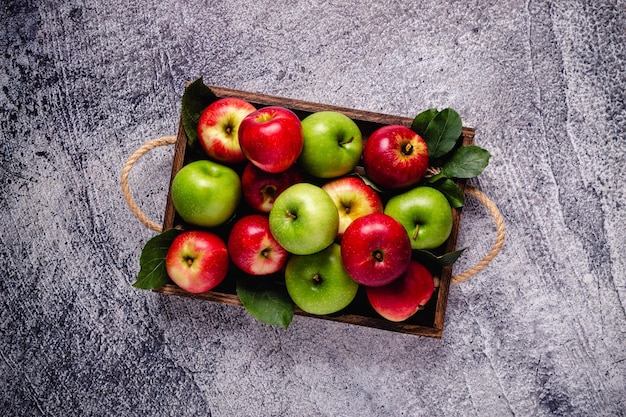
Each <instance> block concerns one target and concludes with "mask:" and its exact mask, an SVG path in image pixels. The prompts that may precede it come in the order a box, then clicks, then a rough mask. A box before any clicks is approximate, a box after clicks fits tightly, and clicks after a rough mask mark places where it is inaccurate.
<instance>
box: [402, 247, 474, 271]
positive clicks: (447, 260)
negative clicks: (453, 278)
mask: <svg viewBox="0 0 626 417" xmlns="http://www.w3.org/2000/svg"><path fill="white" fill-rule="evenodd" d="M465 249H467V248H463V249H460V250H457V251H454V252H448V253H444V254H443V255H439V256H438V255H435V254H434V253H432V252H429V251H427V250H423V249H416V250H414V253H415V255H416V256H417V257H419V258H420V259H421V260H423V261H425V262H428V263H432V264H435V265H437V266H441V267H444V266H450V265H453V264H454V263H455V262H456V260H457V259H459V257H460V256H461V254H462V253H463V252H464V251H465Z"/></svg>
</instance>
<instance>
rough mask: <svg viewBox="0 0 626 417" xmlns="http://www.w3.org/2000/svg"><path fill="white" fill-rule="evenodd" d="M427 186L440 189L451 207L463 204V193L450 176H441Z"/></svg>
mask: <svg viewBox="0 0 626 417" xmlns="http://www.w3.org/2000/svg"><path fill="white" fill-rule="evenodd" d="M429 186H430V187H433V188H435V189H436V190H439V191H441V192H442V193H443V195H445V196H446V198H447V199H448V202H449V203H450V205H451V206H452V207H454V208H459V207H463V206H464V205H465V194H463V191H462V190H461V189H460V188H459V186H458V185H456V183H455V182H454V181H453V180H451V179H450V178H442V179H440V180H439V181H437V182H435V183H433V184H429Z"/></svg>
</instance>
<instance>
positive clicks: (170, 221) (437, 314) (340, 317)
mask: <svg viewBox="0 0 626 417" xmlns="http://www.w3.org/2000/svg"><path fill="white" fill-rule="evenodd" d="M210 88H211V90H212V91H213V92H214V93H215V95H216V96H217V97H238V98H241V99H244V100H246V101H248V102H250V103H252V104H253V105H254V106H255V107H257V108H259V107H263V106H269V105H272V106H282V107H286V108H289V109H291V110H292V111H294V112H295V113H296V114H297V115H298V116H299V117H300V118H301V119H302V118H304V117H306V116H307V115H308V114H311V113H313V112H317V111H322V110H331V111H338V112H341V113H343V114H345V115H346V116H348V117H350V118H351V119H353V120H354V121H355V122H356V123H357V125H358V126H359V128H360V129H361V132H362V133H363V138H364V140H367V137H369V135H370V134H371V133H372V132H373V131H374V130H376V129H377V128H379V127H381V126H383V125H389V124H400V125H405V126H410V125H411V122H412V121H413V120H412V119H410V118H406V117H400V116H392V115H387V114H380V113H374V112H367V111H360V110H354V109H350V108H343V107H337V106H329V105H324V104H318V103H312V102H307V101H301V100H293V99H289V98H283V97H276V96H268V95H263V94H256V93H250V92H245V91H238V90H231V89H226V88H220V87H213V86H210ZM462 135H463V144H464V145H469V144H472V143H473V141H474V129H473V128H468V127H464V128H463V130H462ZM190 158H193V157H192V156H190V155H189V154H188V152H187V135H186V134H185V130H184V129H183V127H182V123H181V124H180V125H179V128H178V135H177V141H176V145H175V149H174V159H173V164H172V173H171V180H172V179H173V178H174V176H175V175H176V173H177V172H178V171H179V170H180V169H181V168H182V166H183V165H184V164H186V163H188V162H190ZM171 180H170V188H169V189H170V193H169V194H168V198H167V204H166V208H165V215H164V220H163V230H167V229H171V228H173V227H182V228H187V225H185V224H184V222H183V221H182V219H180V217H179V216H178V215H177V213H176V210H175V209H174V206H173V204H172V199H171ZM459 186H460V187H461V188H463V187H464V184H463V183H459ZM460 221H461V210H460V209H453V228H452V233H451V234H450V237H449V238H448V240H447V242H446V243H445V244H444V246H443V248H445V252H451V251H454V250H456V242H457V236H458V231H459V226H460ZM230 271H231V272H229V274H230V275H229V276H227V277H226V279H225V280H224V282H223V283H222V284H220V285H219V286H218V287H216V288H214V289H213V290H212V291H209V292H206V293H202V294H192V293H189V292H186V291H184V290H182V289H180V288H179V287H177V286H176V285H173V284H167V285H165V286H164V287H162V288H159V289H156V290H155V291H157V292H159V293H163V294H167V295H178V296H183V297H191V298H196V299H202V300H207V301H212V302H217V303H222V304H230V305H235V306H242V304H241V301H240V300H239V298H238V297H237V294H236V290H235V288H236V287H235V276H233V274H234V273H236V270H235V269H234V268H231V270H230ZM432 272H433V276H435V277H436V278H438V287H437V288H436V289H435V293H434V294H433V296H432V298H431V300H430V301H429V302H428V304H427V305H426V306H425V308H424V309H423V310H420V311H419V312H418V313H417V314H415V315H414V316H413V317H411V318H410V319H408V320H406V321H404V322H401V323H394V322H390V321H388V320H386V319H383V318H382V317H380V316H379V315H378V314H377V313H376V312H375V311H374V310H373V309H372V308H371V307H370V306H369V304H368V302H367V299H366V298H365V295H364V292H363V289H362V288H361V289H360V290H359V294H358V295H357V297H356V299H355V300H354V302H353V303H352V304H351V305H350V306H348V307H347V308H346V309H344V310H343V311H341V312H340V313H337V314H333V315H325V316H316V315H311V314H308V313H306V312H304V311H302V310H300V309H298V308H296V311H295V314H296V315H299V316H307V317H312V318H316V319H322V320H332V321H336V322H342V323H348V324H351V325H359V326H367V327H373V328H377V329H384V330H388V331H393V332H400V333H408V334H413V335H419V336H427V337H435V338H440V337H441V336H442V333H443V327H444V319H445V312H446V304H447V300H448V290H449V288H450V279H451V275H452V267H444V268H440V269H438V270H435V271H432Z"/></svg>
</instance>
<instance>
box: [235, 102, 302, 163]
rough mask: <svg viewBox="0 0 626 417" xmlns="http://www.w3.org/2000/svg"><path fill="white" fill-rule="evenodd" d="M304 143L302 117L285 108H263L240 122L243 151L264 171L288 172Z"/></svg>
mask: <svg viewBox="0 0 626 417" xmlns="http://www.w3.org/2000/svg"><path fill="white" fill-rule="evenodd" d="M303 144H304V142H303V138H302V124H301V123H300V119H299V118H298V116H297V115H296V114H295V113H294V112H292V111H291V110H289V109H287V108H284V107H279V106H269V107H263V108H260V109H259V110H257V111H255V112H253V113H251V114H249V115H247V116H246V117H245V118H244V119H243V120H242V121H241V124H240V125H239V145H240V146H241V150H242V152H243V154H244V155H245V157H246V158H247V159H248V160H249V161H250V162H252V163H253V164H254V165H256V166H257V167H259V168H261V169H262V170H263V171H267V172H273V173H276V172H282V171H285V170H286V169H287V168H289V167H290V166H292V165H293V163H294V162H295V161H296V160H297V159H298V157H299V156H300V153H301V152H302V147H303Z"/></svg>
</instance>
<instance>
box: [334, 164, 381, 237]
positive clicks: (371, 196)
mask: <svg viewBox="0 0 626 417" xmlns="http://www.w3.org/2000/svg"><path fill="white" fill-rule="evenodd" d="M322 189H323V190H324V191H326V192H327V193H328V195H329V196H330V198H332V199H333V201H334V202H335V205H336V206H337V210H338V211H339V232H338V233H337V237H338V238H339V239H341V237H342V236H343V234H344V232H345V230H346V228H347V227H348V226H349V225H350V224H351V223H352V222H353V221H354V220H356V219H358V218H359V217H363V216H365V215H366V214H371V213H382V212H383V203H382V201H381V200H380V196H379V195H378V193H377V192H376V191H374V189H373V188H372V187H370V186H369V185H367V184H365V182H364V181H363V180H362V179H360V178H358V177H351V176H350V177H341V178H337V179H335V180H332V181H330V182H327V183H326V184H324V185H323V186H322Z"/></svg>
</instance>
